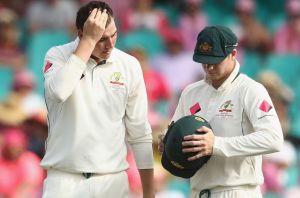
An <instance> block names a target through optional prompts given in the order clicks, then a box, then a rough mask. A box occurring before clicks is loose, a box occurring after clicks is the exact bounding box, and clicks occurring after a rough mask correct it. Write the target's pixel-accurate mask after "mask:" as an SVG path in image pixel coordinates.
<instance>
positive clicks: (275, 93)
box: [258, 71, 296, 196]
mask: <svg viewBox="0 0 300 198" xmlns="http://www.w3.org/2000/svg"><path fill="white" fill-rule="evenodd" d="M258 81H259V82H261V83H262V84H263V85H264V86H265V87H266V89H267V91H268V92H269V94H270V97H271V99H272V101H273V104H274V108H275V109H276V111H277V115H278V118H279V121H280V124H281V127H282V131H283V134H284V137H286V136H287V135H288V132H289V129H290V119H289V115H288V109H289V104H290V103H291V102H292V100H293V92H292V91H291V89H290V88H289V87H287V86H286V85H285V84H284V83H283V82H282V81H281V79H280V77H279V76H278V75H277V74H276V73H274V72H272V71H264V72H262V73H260V74H259V76H258ZM295 163H296V149H295V147H294V146H293V145H292V144H291V142H290V141H289V140H287V139H285V140H284V144H283V147H282V149H281V150H280V151H279V152H277V153H272V154H268V155H265V156H264V158H263V173H264V176H265V182H264V184H263V190H264V193H265V194H267V193H270V192H271V193H275V194H277V195H280V196H283V195H284V193H285V189H286V187H287V183H288V182H289V181H288V179H289V175H288V169H289V168H290V167H291V166H293V165H294V164H295Z"/></svg>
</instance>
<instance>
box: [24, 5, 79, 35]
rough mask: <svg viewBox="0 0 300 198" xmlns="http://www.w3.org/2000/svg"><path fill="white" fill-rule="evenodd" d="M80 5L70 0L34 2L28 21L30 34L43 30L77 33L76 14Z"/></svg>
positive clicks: (28, 13)
mask: <svg viewBox="0 0 300 198" xmlns="http://www.w3.org/2000/svg"><path fill="white" fill-rule="evenodd" d="M77 10H78V5H77V3H76V2H75V1H68V0H42V1H33V2H32V3H31V4H30V5H29V8H28V12H27V20H28V25H29V32H30V33H34V32H37V31H41V30H59V31H60V30H65V31H67V32H69V33H70V35H73V34H74V32H75V24H74V21H75V14H76V12H77Z"/></svg>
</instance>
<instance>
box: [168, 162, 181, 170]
mask: <svg viewBox="0 0 300 198" xmlns="http://www.w3.org/2000/svg"><path fill="white" fill-rule="evenodd" d="M171 164H173V166H175V167H177V168H180V169H184V167H183V166H182V165H180V164H179V163H178V162H174V161H171Z"/></svg>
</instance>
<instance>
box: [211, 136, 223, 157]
mask: <svg viewBox="0 0 300 198" xmlns="http://www.w3.org/2000/svg"><path fill="white" fill-rule="evenodd" d="M221 143H222V140H221V137H217V136H215V142H214V147H213V155H219V156H222V155H223V152H222V149H221V147H222V146H221Z"/></svg>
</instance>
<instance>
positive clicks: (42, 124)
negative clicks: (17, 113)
mask: <svg viewBox="0 0 300 198" xmlns="http://www.w3.org/2000/svg"><path fill="white" fill-rule="evenodd" d="M46 116H47V115H46V112H43V111H40V112H37V113H35V114H33V115H32V116H30V117H29V118H27V119H26V120H25V121H24V123H23V125H22V126H23V130H24V132H25V134H26V135H27V139H28V140H29V141H28V150H30V151H32V152H33V153H35V154H36V155H38V156H39V157H40V158H42V157H43V156H44V155H45V141H46V139H47V135H48V125H47V117H46Z"/></svg>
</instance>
